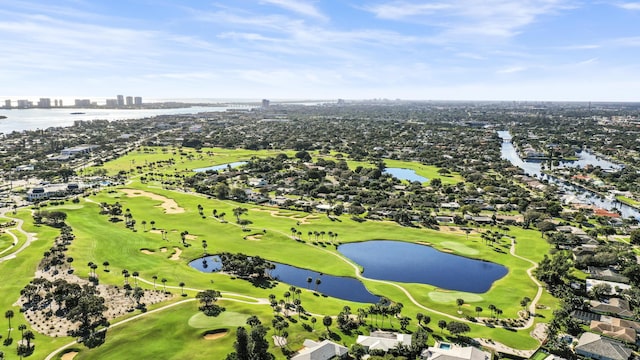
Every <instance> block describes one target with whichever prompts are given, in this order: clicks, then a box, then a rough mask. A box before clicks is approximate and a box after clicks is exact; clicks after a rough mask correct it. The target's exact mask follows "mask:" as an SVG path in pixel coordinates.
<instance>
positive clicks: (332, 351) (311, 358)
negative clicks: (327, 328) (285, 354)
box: [291, 339, 349, 360]
mask: <svg viewBox="0 0 640 360" xmlns="http://www.w3.org/2000/svg"><path fill="white" fill-rule="evenodd" d="M303 345H304V347H303V348H302V350H300V351H298V353H297V354H296V355H295V356H294V357H292V358H291V360H329V359H333V358H335V357H336V356H337V357H338V358H341V357H343V356H345V355H346V354H347V351H349V349H347V348H346V347H344V346H342V345H339V344H336V343H334V342H333V341H330V340H324V341H322V342H316V341H313V340H309V339H307V340H305V341H304V343H303Z"/></svg>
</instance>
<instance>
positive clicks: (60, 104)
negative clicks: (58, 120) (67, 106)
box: [58, 99, 62, 107]
mask: <svg viewBox="0 0 640 360" xmlns="http://www.w3.org/2000/svg"><path fill="white" fill-rule="evenodd" d="M58 106H60V107H62V99H60V100H58Z"/></svg>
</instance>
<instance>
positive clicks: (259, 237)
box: [245, 234, 262, 241]
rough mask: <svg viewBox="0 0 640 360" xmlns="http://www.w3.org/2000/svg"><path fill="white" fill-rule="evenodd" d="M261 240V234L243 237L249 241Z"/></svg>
mask: <svg viewBox="0 0 640 360" xmlns="http://www.w3.org/2000/svg"><path fill="white" fill-rule="evenodd" d="M261 238H262V234H254V235H247V236H245V239H247V240H251V241H260V239H261Z"/></svg>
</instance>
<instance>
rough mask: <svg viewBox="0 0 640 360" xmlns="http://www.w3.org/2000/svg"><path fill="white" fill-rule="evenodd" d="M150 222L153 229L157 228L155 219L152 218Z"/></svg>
mask: <svg viewBox="0 0 640 360" xmlns="http://www.w3.org/2000/svg"><path fill="white" fill-rule="evenodd" d="M149 224H151V229H152V230H154V229H155V228H156V222H155V220H151V221H149Z"/></svg>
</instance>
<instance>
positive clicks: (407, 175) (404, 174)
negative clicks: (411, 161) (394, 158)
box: [383, 168, 429, 183]
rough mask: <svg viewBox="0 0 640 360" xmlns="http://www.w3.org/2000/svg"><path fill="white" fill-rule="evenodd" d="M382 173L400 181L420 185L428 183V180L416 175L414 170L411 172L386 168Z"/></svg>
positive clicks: (409, 170)
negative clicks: (414, 182)
mask: <svg viewBox="0 0 640 360" xmlns="http://www.w3.org/2000/svg"><path fill="white" fill-rule="evenodd" d="M383 173H385V174H390V175H391V176H393V177H395V178H396V179H400V180H407V181H411V182H413V181H418V182H420V183H424V182H427V181H429V179H427V178H426V177H424V176H420V175H418V174H416V172H415V170H411V169H404V168H386V169H384V171H383Z"/></svg>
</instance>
